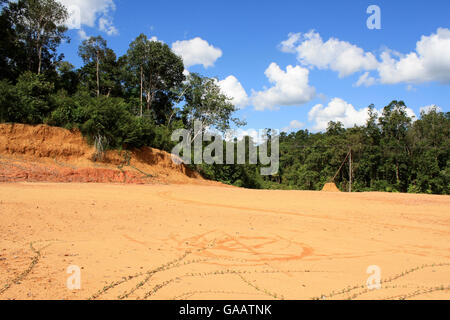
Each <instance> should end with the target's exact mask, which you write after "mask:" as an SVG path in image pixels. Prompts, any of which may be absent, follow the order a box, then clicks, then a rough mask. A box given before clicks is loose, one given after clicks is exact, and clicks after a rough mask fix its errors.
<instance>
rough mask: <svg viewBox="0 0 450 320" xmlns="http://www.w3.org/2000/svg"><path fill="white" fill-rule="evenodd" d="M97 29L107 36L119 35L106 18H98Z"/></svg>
mask: <svg viewBox="0 0 450 320" xmlns="http://www.w3.org/2000/svg"><path fill="white" fill-rule="evenodd" d="M98 27H99V29H100V31H103V32H105V33H106V34H107V35H108V36H115V35H118V34H119V31H118V30H117V29H116V27H114V25H113V23H112V21H111V20H109V19H107V18H103V17H102V18H100V19H99V21H98Z"/></svg>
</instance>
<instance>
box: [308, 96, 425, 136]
mask: <svg viewBox="0 0 450 320" xmlns="http://www.w3.org/2000/svg"><path fill="white" fill-rule="evenodd" d="M375 112H377V114H378V115H381V114H382V113H383V110H375ZM406 115H407V116H408V117H410V118H416V114H415V113H414V111H413V110H412V109H410V108H406ZM368 118H369V107H367V108H361V109H356V108H355V107H354V106H353V105H351V104H350V103H348V102H346V101H344V100H343V99H340V98H334V99H332V100H331V101H330V102H329V103H328V105H327V106H324V105H322V104H317V105H315V106H314V107H313V108H312V109H311V110H310V111H309V113H308V120H309V121H310V122H312V123H314V125H313V130H317V131H324V130H326V129H327V128H328V123H329V122H330V121H334V122H338V121H339V122H342V124H343V125H344V127H345V128H351V127H353V126H355V125H357V126H362V125H365V124H366V121H367V119H368Z"/></svg>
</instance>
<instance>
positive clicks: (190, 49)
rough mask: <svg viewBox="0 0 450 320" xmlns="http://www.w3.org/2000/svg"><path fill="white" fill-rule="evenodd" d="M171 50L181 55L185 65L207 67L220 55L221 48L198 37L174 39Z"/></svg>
mask: <svg viewBox="0 0 450 320" xmlns="http://www.w3.org/2000/svg"><path fill="white" fill-rule="evenodd" d="M172 50H173V52H175V53H176V54H177V55H179V56H181V57H182V58H183V61H184V65H185V66H186V67H191V66H194V65H197V64H200V65H203V67H205V68H208V67H211V66H213V65H214V63H215V62H216V61H217V59H219V58H220V57H221V56H222V50H220V49H219V48H215V47H214V46H212V45H210V44H209V43H208V42H207V41H206V40H203V39H201V38H199V37H197V38H194V39H191V40H183V41H176V42H174V43H172Z"/></svg>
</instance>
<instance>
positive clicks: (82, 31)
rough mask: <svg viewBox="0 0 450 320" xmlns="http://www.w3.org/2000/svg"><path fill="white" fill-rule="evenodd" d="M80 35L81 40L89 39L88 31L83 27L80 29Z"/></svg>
mask: <svg viewBox="0 0 450 320" xmlns="http://www.w3.org/2000/svg"><path fill="white" fill-rule="evenodd" d="M78 36H79V37H80V39H81V40H87V39H89V36H88V35H87V33H86V31H84V30H83V29H80V30H78Z"/></svg>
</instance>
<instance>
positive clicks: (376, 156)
mask: <svg viewBox="0 0 450 320" xmlns="http://www.w3.org/2000/svg"><path fill="white" fill-rule="evenodd" d="M0 5H1V7H2V11H1V15H0V122H13V123H25V124H41V123H45V124H49V125H53V126H60V127H64V128H68V129H72V128H78V129H79V130H81V132H82V133H83V134H84V135H85V136H86V137H87V139H88V141H90V142H92V143H94V142H95V144H96V146H99V148H101V149H102V150H103V149H107V148H118V149H131V148H139V147H142V146H151V147H154V148H159V149H162V150H166V151H169V152H170V151H171V150H172V148H173V147H174V145H175V143H174V142H172V141H171V140H170V137H171V133H172V132H173V131H174V130H175V129H180V128H184V129H188V130H191V132H192V133H193V135H194V134H195V132H193V130H194V126H193V123H194V121H195V120H196V121H200V122H201V124H202V125H201V130H203V131H205V130H207V128H214V129H216V130H218V131H222V132H223V131H225V130H227V129H229V128H230V127H231V126H241V125H244V124H245V123H244V122H242V121H240V120H239V119H237V118H234V117H233V114H234V112H235V111H236V110H237V109H236V107H235V106H234V105H233V104H232V103H231V99H230V98H229V97H227V96H226V95H224V94H223V93H222V92H221V91H220V88H219V87H218V85H217V81H216V80H215V79H211V78H208V77H204V76H201V75H199V74H190V75H187V76H186V75H185V72H184V70H185V68H184V64H183V61H182V59H181V58H180V57H179V56H177V55H175V54H174V53H173V52H172V50H171V49H170V48H169V47H168V46H167V45H166V44H164V43H161V42H158V41H151V40H150V39H148V38H147V37H146V36H145V35H144V34H141V35H140V36H138V37H137V38H136V39H135V40H134V41H133V42H132V43H131V44H130V45H129V48H128V51H127V53H126V54H125V55H123V56H120V57H117V55H116V53H115V52H114V51H113V50H112V49H111V48H109V47H108V44H107V42H106V40H104V39H103V38H102V37H100V36H98V37H91V38H89V39H86V40H84V41H83V43H82V44H81V45H80V47H79V50H78V53H79V56H80V57H81V59H82V60H83V66H82V67H80V68H78V69H77V68H75V67H74V66H73V65H72V64H71V63H70V62H68V61H66V60H64V56H63V55H62V54H59V53H58V50H57V49H58V46H59V45H60V44H61V43H62V42H63V41H67V42H68V41H70V39H69V37H68V36H67V34H66V33H67V28H66V27H65V26H64V22H65V21H66V20H67V18H68V12H67V10H66V8H65V7H64V6H62V5H61V4H60V3H59V2H56V1H55V0H18V1H8V0H0ZM405 109H406V106H405V105H404V103H403V102H401V101H393V102H392V103H390V104H389V105H388V106H386V107H385V108H384V110H383V114H381V115H378V116H377V115H375V113H374V108H373V107H372V108H371V114H370V118H369V120H368V122H367V124H366V125H365V126H362V127H354V128H351V129H344V128H343V126H342V124H341V123H333V122H331V123H330V125H329V128H328V130H327V131H326V132H324V133H311V132H308V131H307V130H301V131H298V132H296V133H291V134H286V133H282V134H281V135H280V171H279V173H278V174H277V175H275V176H269V177H263V176H261V175H260V167H261V166H260V165H207V164H202V165H193V166H192V167H193V168H194V169H195V170H198V171H199V172H201V173H202V174H203V175H204V176H205V177H207V178H210V179H214V180H218V181H222V182H225V183H229V184H234V185H237V186H242V187H248V188H277V189H280V188H281V189H301V190H318V189H321V188H322V186H323V184H324V183H326V182H327V181H329V180H330V179H331V178H332V177H333V176H334V174H335V173H336V171H337V170H338V169H339V167H340V166H341V164H342V162H343V160H344V159H345V157H346V155H347V154H348V152H349V150H350V149H351V151H352V159H353V169H352V173H351V174H352V177H353V181H354V183H353V190H354V191H398V192H422V193H435V194H449V192H450V191H449V183H450V169H449V168H450V166H449V152H450V145H449V133H450V119H449V118H450V115H449V113H445V114H444V113H442V112H439V111H438V110H433V111H431V112H429V113H426V114H425V113H424V114H422V115H421V118H420V119H419V120H417V121H413V120H412V119H410V118H408V116H407V114H406V111H405ZM245 139H246V140H247V142H248V143H253V142H252V141H251V139H250V138H249V137H246V138H245ZM99 144H100V145H99ZM349 174H350V173H349V168H348V166H344V167H343V170H341V171H340V172H339V174H338V176H337V177H336V183H337V184H338V185H339V186H340V187H341V188H342V189H343V190H344V189H347V187H348V180H349V179H348V177H349Z"/></svg>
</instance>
